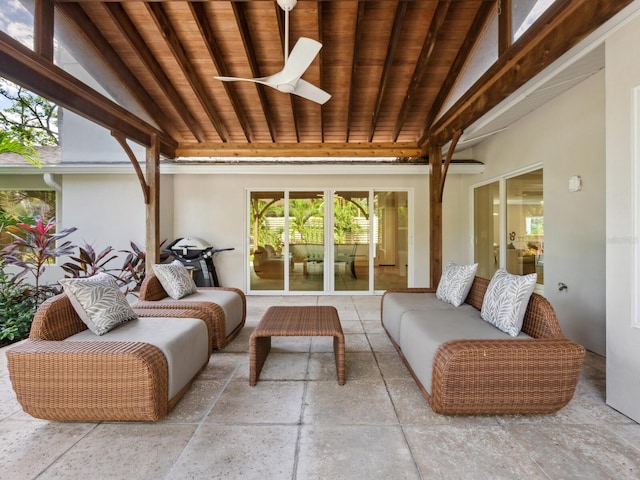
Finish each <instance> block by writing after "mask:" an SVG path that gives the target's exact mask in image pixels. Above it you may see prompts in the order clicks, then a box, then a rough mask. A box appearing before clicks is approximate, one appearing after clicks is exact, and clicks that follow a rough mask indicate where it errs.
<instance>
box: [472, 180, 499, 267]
mask: <svg viewBox="0 0 640 480" xmlns="http://www.w3.org/2000/svg"><path fill="white" fill-rule="evenodd" d="M473 200H474V201H473V206H474V211H473V225H474V259H475V261H476V262H477V263H478V273H477V275H478V276H479V277H484V278H492V277H493V274H494V273H495V272H496V270H498V268H499V267H500V246H499V244H500V184H499V182H493V183H490V184H488V185H483V186H481V187H477V188H476V189H475V190H474V193H473Z"/></svg>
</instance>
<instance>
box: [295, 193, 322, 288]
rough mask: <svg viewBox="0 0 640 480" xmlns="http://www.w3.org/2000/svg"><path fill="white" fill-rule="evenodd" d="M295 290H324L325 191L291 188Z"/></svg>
mask: <svg viewBox="0 0 640 480" xmlns="http://www.w3.org/2000/svg"><path fill="white" fill-rule="evenodd" d="M288 210H289V255H290V257H291V264H292V270H291V275H290V277H289V290H291V291H320V292H321V291H323V290H324V270H325V262H324V256H325V254H324V192H289V209H288Z"/></svg>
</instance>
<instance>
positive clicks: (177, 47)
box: [145, 2, 229, 142]
mask: <svg viewBox="0 0 640 480" xmlns="http://www.w3.org/2000/svg"><path fill="white" fill-rule="evenodd" d="M145 6H146V7H147V10H148V11H149V13H150V14H151V17H152V18H153V20H154V22H155V23H156V25H157V26H158V30H159V31H160V34H161V35H162V37H163V38H164V39H165V41H166V42H167V46H168V47H169V48H170V49H171V52H172V53H173V55H174V57H175V60H176V62H177V63H178V65H180V68H181V69H182V72H183V73H184V76H185V78H186V79H187V81H188V82H189V84H190V85H191V88H192V89H193V92H194V93H195V94H196V97H198V100H199V101H200V104H201V105H202V109H203V110H204V112H205V113H206V114H207V117H208V118H209V120H210V121H211V124H212V125H213V128H215V130H216V132H217V133H218V136H219V137H220V140H222V141H223V142H228V141H229V132H228V131H227V128H226V127H225V125H224V123H223V122H222V120H221V119H220V116H219V115H218V113H217V111H216V107H215V105H214V104H213V102H212V101H211V96H210V95H209V94H208V93H207V89H206V88H205V86H204V84H203V83H202V81H201V80H200V78H199V77H198V73H197V72H196V69H195V68H194V66H193V64H192V63H191V60H190V59H189V56H188V55H187V52H186V51H185V50H184V47H183V46H182V42H181V41H180V38H179V36H178V33H177V32H176V31H175V29H174V28H173V25H172V23H171V20H170V19H169V16H168V15H167V12H166V11H165V9H164V6H163V4H162V3H156V2H151V3H145Z"/></svg>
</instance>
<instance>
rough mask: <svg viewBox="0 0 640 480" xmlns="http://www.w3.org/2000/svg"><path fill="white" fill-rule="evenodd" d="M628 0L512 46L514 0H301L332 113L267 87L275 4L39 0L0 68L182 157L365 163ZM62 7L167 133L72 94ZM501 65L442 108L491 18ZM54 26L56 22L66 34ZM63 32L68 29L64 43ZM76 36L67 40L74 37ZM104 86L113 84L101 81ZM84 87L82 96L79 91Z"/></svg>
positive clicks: (398, 152) (408, 154) (489, 102)
mask: <svg viewBox="0 0 640 480" xmlns="http://www.w3.org/2000/svg"><path fill="white" fill-rule="evenodd" d="M630 2H631V0H617V1H615V2H612V1H609V0H556V1H555V2H554V3H553V4H552V5H551V7H549V9H548V10H547V11H546V13H545V14H544V15H543V16H542V17H541V18H540V20H539V21H538V22H536V24H534V26H533V27H532V28H530V29H529V30H528V31H527V32H526V33H525V34H524V35H523V36H522V37H520V39H519V40H518V41H517V42H515V43H512V42H511V34H510V31H511V25H510V18H511V5H512V0H298V3H297V5H296V6H295V8H294V9H293V10H292V12H291V14H290V32H291V34H290V45H291V46H293V45H295V43H296V41H297V39H298V38H300V37H302V36H306V37H310V38H312V39H316V40H318V41H320V42H321V43H322V44H323V48H322V50H321V51H320V53H319V55H318V56H317V57H316V58H315V60H314V62H313V63H312V64H311V66H310V67H309V68H308V70H307V71H306V73H305V74H304V75H303V78H304V79H305V80H307V81H308V82H311V83H312V84H314V85H317V86H319V87H320V88H322V89H324V90H325V91H327V92H329V93H330V94H331V95H332V97H331V99H330V100H329V101H328V102H327V103H325V104H324V105H323V106H320V105H318V104H316V103H313V102H311V101H309V100H305V99H302V98H300V97H297V96H295V95H289V94H286V93H281V92H278V91H276V90H274V89H272V88H270V87H266V86H261V85H257V84H253V83H247V82H233V83H227V82H221V81H218V80H215V79H214V76H216V75H219V76H236V77H243V78H252V77H261V76H267V75H270V74H273V73H275V72H278V71H279V70H280V69H281V68H282V67H283V63H284V51H283V39H284V28H285V22H284V13H283V11H282V10H281V9H280V7H279V6H278V5H277V3H276V2H275V1H273V0H213V1H207V2H188V1H181V0H170V1H169V0H168V1H149V2H144V1H137V0H131V1H129V0H125V1H109V0H107V1H100V0H76V1H68V0H35V4H36V11H35V38H36V41H35V52H30V51H27V50H25V49H24V48H23V47H22V46H20V45H17V44H16V42H14V41H13V40H12V39H10V38H8V37H7V36H6V35H5V34H2V32H0V74H2V75H4V76H5V77H6V78H9V79H12V80H14V81H16V82H17V83H21V84H22V85H23V86H25V87H27V88H31V89H33V90H34V91H36V92H39V93H41V94H43V96H47V97H48V98H50V99H51V100H53V101H56V102H58V103H59V104H61V105H62V106H64V107H66V108H71V109H72V110H74V111H76V112H77V113H79V114H81V115H84V116H86V117H87V118H89V119H92V120H94V121H96V122H98V123H99V124H101V125H103V126H105V127H106V128H110V129H112V131H113V132H114V133H117V134H118V135H121V136H125V137H127V138H130V139H133V140H135V141H138V142H141V143H143V144H146V145H150V143H151V141H150V140H149V138H150V136H154V135H156V136H157V135H160V148H161V150H162V153H163V154H164V155H165V156H166V157H169V158H172V157H198V158H203V159H206V158H210V157H221V156H227V157H238V156H250V157H255V156H265V157H294V158H297V157H307V156H320V157H356V156H368V157H373V156H384V157H394V158H397V159H402V160H407V159H410V160H415V159H418V160H417V161H423V160H422V159H421V157H423V156H424V155H426V154H427V153H428V152H429V151H432V150H431V149H432V147H433V145H436V147H439V146H442V145H444V144H445V143H446V142H448V141H449V140H451V139H452V138H453V137H454V136H456V134H458V135H459V132H460V131H461V130H463V129H464V128H466V127H467V126H469V125H470V124H471V123H472V122H473V121H475V120H477V119H478V118H480V116H482V115H483V114H485V113H486V112H488V111H489V109H491V108H492V107H494V106H495V105H497V104H498V103H499V102H500V101H501V100H503V99H504V98H506V97H507V96H508V95H509V94H510V93H512V92H513V91H515V89H517V88H518V87H519V86H521V85H522V84H523V83H524V82H526V81H527V80H528V79H529V78H531V77H532V76H533V75H535V74H537V73H539V72H540V71H541V70H542V69H544V68H545V67H546V66H548V65H549V64H550V63H551V62H552V61H553V60H555V59H556V58H558V57H559V56H560V55H561V54H562V53H564V52H566V51H567V50H568V49H569V48H571V47H572V46H573V45H575V44H576V43H577V42H579V41H580V40H581V39H582V38H584V37H585V36H586V35H587V34H589V33H590V32H592V31H593V30H594V29H595V28H597V27H598V26H599V25H601V24H602V23H604V22H605V21H606V20H608V19H609V18H611V16H612V15H614V14H615V13H617V12H618V11H620V10H621V9H622V8H623V7H624V6H625V5H627V4H628V3H630ZM52 10H54V11H55V14H56V18H58V19H64V21H65V22H63V23H65V24H66V25H70V26H71V29H72V30H73V31H75V34H76V36H77V38H76V41H75V42H74V43H75V44H76V46H77V44H79V43H81V44H82V45H86V46H87V47H88V48H90V49H92V50H93V54H94V55H95V56H96V57H97V58H100V59H101V60H103V61H104V63H105V64H106V65H108V66H110V68H111V70H112V71H113V72H114V74H115V75H116V77H117V79H118V81H119V83H120V85H122V86H124V87H125V88H126V89H127V90H128V91H129V92H130V94H131V95H132V96H133V98H135V99H136V102H137V103H138V104H139V105H140V106H141V107H142V108H144V109H145V110H146V112H147V114H148V117H149V118H151V119H153V122H154V123H155V124H156V125H157V127H158V129H159V130H156V129H154V128H153V127H152V126H148V127H145V126H144V125H145V124H144V123H141V122H142V121H141V120H139V119H136V118H133V119H132V118H131V115H129V114H128V112H126V113H123V112H122V111H120V110H119V109H120V108H121V107H124V110H129V111H135V109H133V108H130V107H131V106H130V105H121V106H118V105H115V104H112V102H111V103H110V101H109V100H108V99H104V98H102V97H100V96H99V95H98V94H97V93H95V92H94V93H91V91H90V90H88V87H86V86H82V85H77V81H76V80H74V79H70V78H69V76H68V74H67V73H66V72H63V71H61V70H60V69H58V68H57V67H56V66H54V65H53V64H52V63H51V60H50V59H51V57H52V50H53V40H52V38H51V37H52V34H53V33H54V32H53V22H52V20H51V18H52V14H51V12H52ZM498 12H499V22H498V24H499V31H498V38H497V39H496V43H497V45H496V46H495V49H496V50H497V51H498V52H499V57H498V60H497V61H496V62H495V63H494V64H493V65H492V66H491V67H490V68H489V70H487V72H485V73H484V74H483V75H482V76H480V77H479V79H478V81H477V82H476V83H475V84H474V85H473V86H472V87H471V88H470V89H469V90H468V91H467V92H466V93H464V94H463V95H462V97H461V98H460V99H459V100H457V101H456V102H455V103H454V104H453V106H452V107H451V108H448V109H447V111H446V112H441V110H442V108H443V105H445V102H446V101H447V99H448V97H449V96H450V93H451V92H452V90H453V88H454V86H455V84H456V81H457V80H458V79H459V76H460V74H461V72H463V70H464V66H465V63H466V61H467V60H468V59H469V58H470V56H471V55H472V52H473V51H474V48H475V47H476V43H477V41H478V39H479V38H480V37H481V36H482V33H483V31H484V29H485V27H486V26H487V24H488V21H489V20H490V19H491V18H492V17H493V15H496V14H498ZM59 23H60V22H56V25H57V24H59ZM65 37H66V36H65ZM67 38H68V37H67ZM106 88H107V90H108V87H106ZM72 92H75V93H72Z"/></svg>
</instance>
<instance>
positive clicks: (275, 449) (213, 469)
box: [165, 425, 300, 480]
mask: <svg viewBox="0 0 640 480" xmlns="http://www.w3.org/2000/svg"><path fill="white" fill-rule="evenodd" d="M297 436H298V427H297V426H282V425H252V426H242V425H203V426H202V427H201V428H200V429H198V431H197V432H196V433H195V434H194V436H193V438H192V440H191V441H190V442H189V444H188V445H187V447H186V448H185V450H184V452H183V454H182V455H181V456H180V458H179V459H178V461H177V462H176V464H175V466H174V467H173V468H172V469H171V471H170V472H169V474H168V475H167V476H166V477H165V478H166V479H167V480H170V479H176V480H182V479H187V478H194V479H195V478H203V479H204V478H206V479H211V480H213V479H221V480H229V479H242V480H264V479H269V480H279V479H283V480H284V479H287V480H289V479H291V478H293V468H294V458H295V450H296V439H297ZM298 478H300V477H298Z"/></svg>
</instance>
